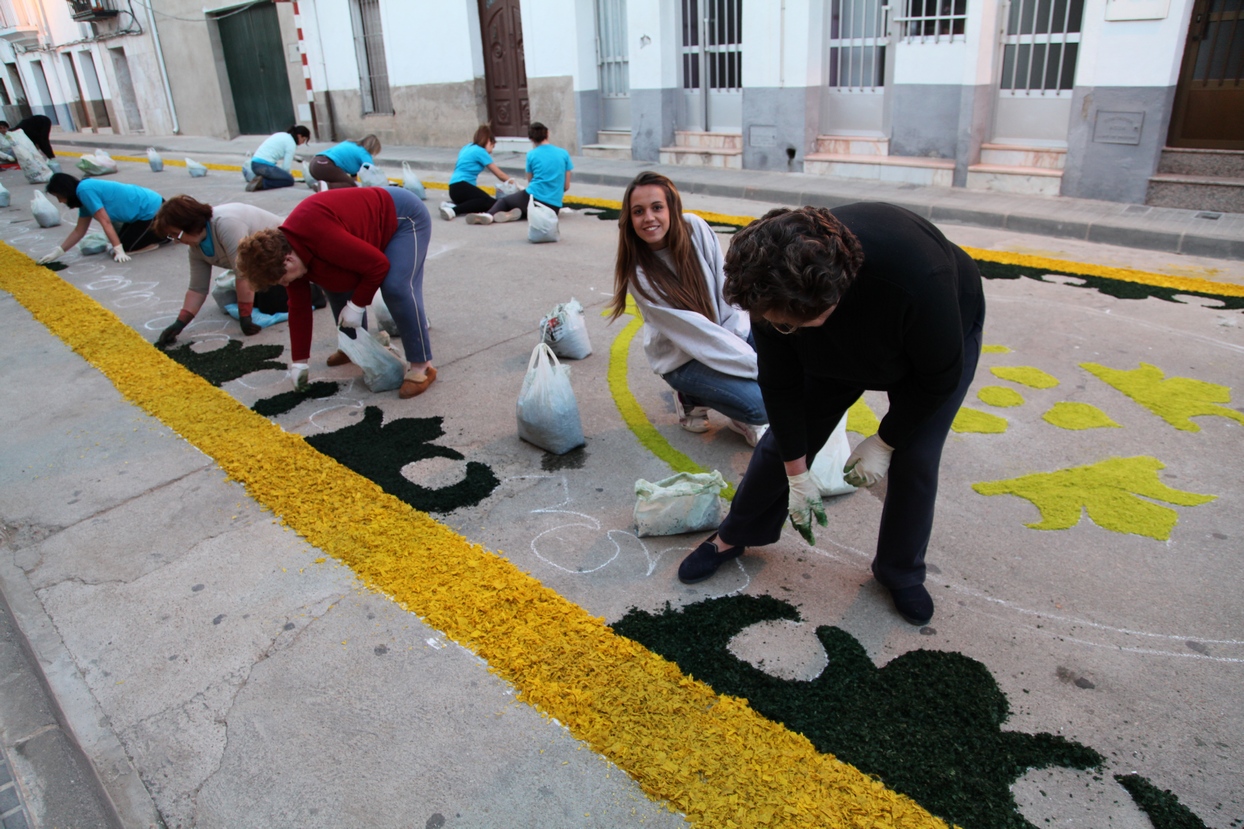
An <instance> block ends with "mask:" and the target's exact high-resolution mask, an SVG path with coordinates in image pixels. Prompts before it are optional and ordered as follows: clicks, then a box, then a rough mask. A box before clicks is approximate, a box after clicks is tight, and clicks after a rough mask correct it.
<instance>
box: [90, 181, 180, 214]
mask: <svg viewBox="0 0 1244 829" xmlns="http://www.w3.org/2000/svg"><path fill="white" fill-rule="evenodd" d="M78 201H80V202H82V206H81V207H79V208H78V215H79V216H81V217H83V218H85V219H89V218H91V217H92V216H94V215H95V214H96V213H97V212H99V209H100V208H101V207H102V208H104V210H106V211H108V218H109V220H111V221H112V222H113V224H115V223H117V222H122V223H126V222H147V221H151V220H152V219H153V218H155V214H156V211H157V210H159V209H160V205H161V204H163V203H164V199H163V197H161V196H160V194H159V193H157V192H156V191H154V190H148V189H147V188H146V187H139V186H138V185H137V184H124V183H122V182H119V181H107V180H105V179H100V178H88V179H86V180H85V181H80V182H78Z"/></svg>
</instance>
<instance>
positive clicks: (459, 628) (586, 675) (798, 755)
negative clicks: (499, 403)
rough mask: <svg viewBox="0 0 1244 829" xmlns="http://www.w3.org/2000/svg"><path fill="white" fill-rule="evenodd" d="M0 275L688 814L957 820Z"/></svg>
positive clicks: (137, 345) (326, 547) (381, 583)
mask: <svg viewBox="0 0 1244 829" xmlns="http://www.w3.org/2000/svg"><path fill="white" fill-rule="evenodd" d="M0 288H3V289H4V290H6V291H8V292H9V293H11V294H12V295H13V296H14V297H15V298H16V299H17V300H18V301H19V302H20V303H21V304H22V305H24V306H25V307H26V308H27V309H29V310H30V312H31V313H32V314H33V315H34V316H35V318H36V319H37V320H39V321H40V322H41V323H42V324H43V325H45V326H47V328H48V329H49V330H51V331H52V333H54V334H55V335H57V336H58V337H60V338H61V339H62V340H63V341H64V342H65V343H66V344H67V345H69V346H70V347H71V348H72V349H73V350H74V351H76V352H77V353H78V354H80V355H82V357H84V358H85V359H86V360H87V361H88V362H90V363H91V364H92V365H94V366H95V367H96V368H98V369H99V370H100V371H101V372H102V373H103V374H104V376H106V377H107V378H108V379H109V380H110V381H111V382H112V383H113V384H114V385H115V386H116V388H117V389H118V390H119V391H120V392H121V393H122V394H123V395H124V396H125V397H127V398H128V399H130V400H131V401H133V402H134V403H135V404H137V405H138V406H140V407H142V408H143V409H144V410H146V411H147V412H149V413H150V414H152V415H153V416H154V417H156V418H158V419H159V420H161V421H162V422H163V423H165V424H166V425H167V426H168V427H169V428H171V429H173V430H174V431H175V432H177V433H178V434H179V435H181V436H182V437H183V438H184V439H186V440H187V441H189V442H190V443H191V444H192V445H194V446H196V447H197V448H199V449H200V450H201V451H203V452H204V453H205V454H207V455H208V456H209V457H211V458H213V459H214V460H215V461H216V463H217V464H219V466H220V467H221V469H222V470H224V472H225V473H226V474H227V475H228V476H229V477H230V478H232V479H234V480H236V481H238V482H240V483H241V484H242V485H243V486H244V487H245V488H246V490H247V492H248V493H249V494H250V496H251V497H252V498H254V499H255V500H256V501H257V502H258V503H259V504H262V505H263V506H265V507H267V508H268V509H271V510H272V511H273V512H274V513H275V514H276V515H278V516H279V517H280V518H281V519H282V520H283V521H284V522H285V523H286V524H287V525H288V526H289V527H291V528H293V529H294V530H295V531H296V532H298V533H299V534H300V535H302V536H303V537H304V538H305V539H306V540H307V541H308V543H310V544H311V545H313V546H315V547H318V548H319V549H321V550H323V551H324V552H325V553H327V554H329V555H332V556H334V557H335V558H337V559H339V560H340V561H342V562H343V563H345V564H347V565H348V566H349V567H350V568H351V569H352V570H353V571H354V572H355V573H356V574H357V576H358V578H359V579H360V580H361V581H362V582H363V583H364V584H365V585H367V586H368V587H370V588H372V589H375V590H378V591H380V592H383V593H385V594H387V595H389V596H391V597H393V599H394V600H395V601H397V602H398V603H399V604H400V605H401V606H402V607H404V608H405V609H407V610H409V611H411V612H413V613H416V614H418V615H419V616H420V617H422V618H423V619H424V620H425V621H426V622H427V623H428V624H429V625H431V626H432V627H434V628H436V629H438V630H441V631H443V632H444V633H445V634H446V635H447V636H448V637H450V638H451V639H454V640H456V641H458V642H460V643H461V644H463V645H464V646H466V647H468V648H470V649H471V650H473V651H474V652H475V653H477V654H479V656H480V657H482V658H483V659H484V660H486V661H487V663H488V664H489V667H490V669H491V670H493V671H494V672H496V673H497V674H498V675H500V676H501V677H503V678H505V679H506V680H508V681H509V682H511V683H513V684H514V685H515V687H516V688H518V690H519V691H520V693H521V694H522V697H523V698H524V700H525V701H526V702H528V703H529V704H531V705H534V706H536V707H537V708H538V709H539V710H541V711H543V712H545V713H547V714H548V715H549V716H552V717H555V718H557V719H558V720H560V721H561V722H562V723H564V724H565V725H566V726H567V727H568V728H569V729H570V731H571V733H573V734H574V735H575V736H576V737H577V738H579V739H581V740H584V741H585V742H586V743H587V744H588V745H590V746H591V747H592V748H593V749H594V750H596V751H598V752H599V753H601V754H602V755H604V756H605V757H607V758H609V759H610V760H611V761H613V762H614V763H616V764H617V765H618V766H619V767H621V768H622V769H624V770H625V771H626V772H627V773H629V774H630V775H631V776H632V777H633V778H634V779H635V780H636V781H638V783H639V785H640V786H641V787H643V789H644V791H646V792H647V793H648V794H649V795H650V796H652V797H654V798H660V799H664V800H666V801H668V802H669V803H670V805H671V806H672V807H673V808H675V809H677V810H679V811H681V812H683V813H685V814H686V815H687V816H688V817H689V818H690V819H691V820H692V822H695V823H703V824H704V825H707V826H730V825H734V826H739V827H750V826H791V827H818V828H819V827H824V826H841V827H860V829H864V827H869V828H870V829H871V827H877V826H893V827H903V829H932V827H944V826H945V823H943V822H942V821H941V820H939V819H937V818H935V817H933V816H932V815H930V814H929V813H928V812H926V811H925V810H923V809H922V808H921V807H920V806H919V805H917V804H916V803H915V802H913V801H912V800H911V799H910V798H907V797H905V796H903V795H900V794H897V793H895V792H893V791H890V790H889V789H887V788H886V787H885V786H884V785H883V784H882V783H881V782H880V781H878V780H875V779H873V778H870V777H868V776H866V775H864V774H862V773H861V772H859V771H858V770H857V769H855V768H853V767H852V766H849V765H847V764H845V763H842V762H840V761H838V760H836V759H835V758H833V757H832V756H829V755H824V754H820V753H818V752H817V751H816V750H815V748H814V747H813V746H812V744H811V743H810V742H809V741H808V740H807V739H806V738H805V737H803V736H801V735H799V734H795V733H793V732H791V731H788V730H787V729H785V728H783V727H782V726H780V725H778V724H776V723H773V722H771V721H769V720H766V719H765V718H763V717H761V716H760V715H758V714H757V713H756V712H754V711H753V710H752V709H751V708H750V707H748V705H747V704H746V702H745V701H744V700H740V699H737V698H733V697H729V696H724V695H718V694H716V693H714V692H713V690H712V689H711V688H710V687H708V686H707V685H705V684H703V683H701V682H698V681H696V680H694V679H692V678H690V677H688V676H686V675H684V674H683V673H682V672H681V671H680V670H679V669H678V667H677V666H676V665H674V664H673V663H670V662H668V661H666V660H664V659H662V658H660V657H658V656H656V655H655V654H653V653H652V652H650V651H648V650H646V649H645V648H643V647H641V646H640V645H639V644H637V643H635V642H632V641H631V640H628V639H625V638H623V637H620V636H617V635H616V634H614V633H613V632H612V631H611V630H610V628H609V627H608V626H607V625H606V624H605V623H604V620H602V619H599V618H594V617H592V616H590V615H589V614H588V613H587V612H586V611H585V610H584V609H583V608H581V607H578V606H577V605H575V604H574V603H572V602H570V601H567V600H566V599H565V598H563V597H562V596H560V595H558V594H557V593H556V592H554V591H552V590H550V589H548V588H546V587H544V586H543V585H541V584H540V583H539V582H538V581H537V580H536V579H535V578H533V577H532V576H530V575H528V574H525V573H523V572H521V571H520V570H518V568H516V567H515V566H514V565H513V564H511V563H510V562H509V561H507V560H506V559H503V558H501V557H500V556H497V555H495V554H493V553H490V552H489V551H487V550H485V549H484V548H483V547H481V546H480V545H478V544H474V543H472V542H471V541H469V540H467V539H466V538H464V537H462V536H461V535H458V534H457V533H455V532H454V531H452V530H451V529H449V528H448V527H446V526H444V525H443V524H440V523H439V522H437V521H435V520H433V519H432V518H431V517H430V516H428V515H427V514H426V513H422V512H419V511H417V510H415V509H413V508H411V507H410V506H409V505H407V504H406V503H404V502H402V501H400V500H398V499H397V498H394V497H393V496H391V495H389V494H387V493H385V492H384V491H383V490H382V489H381V488H380V487H379V486H377V485H376V484H374V483H373V482H371V481H369V480H367V479H366V478H363V477H362V476H360V475H357V474H356V473H354V472H352V471H350V470H348V469H346V468H345V467H343V466H341V465H340V464H338V463H337V462H336V461H334V460H332V459H331V458H329V457H327V456H325V455H322V454H320V453H319V452H317V451H315V450H314V449H313V448H312V447H311V446H310V445H309V444H307V443H306V442H305V441H304V440H303V438H302V437H301V436H300V435H296V434H291V433H288V432H286V431H284V430H283V429H281V428H280V427H279V426H277V425H276V424H274V423H272V422H271V421H269V420H267V419H266V418H264V417H261V416H260V415H257V414H255V413H254V412H252V411H250V410H249V409H247V408H246V407H245V406H243V405H242V404H241V403H239V402H238V401H236V400H234V399H233V398H232V397H230V396H229V395H228V394H227V393H225V392H224V391H222V390H220V389H217V388H214V387H213V386H211V385H210V384H209V383H207V382H206V381H205V380H203V379H202V378H200V377H198V376H196V375H194V374H192V373H191V372H189V371H188V370H186V369H184V368H183V367H181V366H180V365H178V364H177V363H175V362H173V361H172V360H171V359H169V358H168V357H167V356H165V355H164V354H162V353H160V352H159V351H157V350H156V349H154V348H153V347H152V346H151V344H150V343H148V342H147V341H146V340H144V339H143V338H142V336H140V335H139V334H138V332H136V331H134V330H133V329H131V328H130V327H128V326H127V325H125V324H124V323H123V322H122V321H121V320H119V319H118V318H117V317H116V316H115V315H113V314H112V313H111V312H110V311H108V310H106V309H105V308H103V307H102V306H100V305H99V304H98V303H97V302H95V301H94V300H93V299H91V298H90V297H87V296H86V295H85V294H83V293H82V292H80V291H79V290H77V289H76V288H74V287H73V286H71V285H70V284H68V283H67V282H65V281H64V280H62V279H60V278H59V277H57V276H56V275H55V274H53V273H52V272H50V271H48V270H47V269H45V268H41V267H38V266H36V265H35V264H34V262H33V261H32V260H31V259H30V258H29V257H27V256H25V255H24V254H22V253H20V252H19V251H17V250H15V249H13V248H12V247H10V246H8V245H5V244H0Z"/></svg>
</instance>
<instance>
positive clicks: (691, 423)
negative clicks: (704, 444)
mask: <svg viewBox="0 0 1244 829" xmlns="http://www.w3.org/2000/svg"><path fill="white" fill-rule="evenodd" d="M674 411H675V412H677V413H678V425H679V426H681V427H682V428H683V429H684V430H685V431H688V432H695V433H696V434H697V435H698V434H701V433H703V432H707V431H708V409H707V408H706V407H704V406H695V407H693V408H690V409H688V408H687V406H686V403H685V401H684V400H683V399H682V395H681V394H679V393H678V392H674Z"/></svg>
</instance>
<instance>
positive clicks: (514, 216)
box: [492, 207, 523, 224]
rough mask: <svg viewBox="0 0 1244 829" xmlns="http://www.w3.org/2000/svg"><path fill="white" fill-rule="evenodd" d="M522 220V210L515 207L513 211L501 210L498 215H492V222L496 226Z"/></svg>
mask: <svg viewBox="0 0 1244 829" xmlns="http://www.w3.org/2000/svg"><path fill="white" fill-rule="evenodd" d="M521 218H523V209H522V208H521V207H515V208H514V209H513V210H502V211H501V212H500V213H494V214H493V216H492V220H493V221H494V222H497V223H498V224H500V223H502V222H517V221H518V220H519V219H521Z"/></svg>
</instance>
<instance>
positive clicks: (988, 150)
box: [980, 144, 1067, 170]
mask: <svg viewBox="0 0 1244 829" xmlns="http://www.w3.org/2000/svg"><path fill="white" fill-rule="evenodd" d="M1066 161H1067V150H1066V148H1064V147H1035V146H1021V145H1018V144H981V160H980V163H981V164H993V165H1001V166H1006V167H1040V168H1043V169H1047V170H1061V169H1063V166H1064V165H1065V164H1066Z"/></svg>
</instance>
